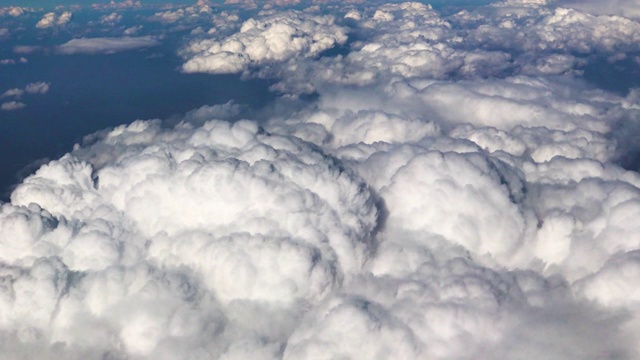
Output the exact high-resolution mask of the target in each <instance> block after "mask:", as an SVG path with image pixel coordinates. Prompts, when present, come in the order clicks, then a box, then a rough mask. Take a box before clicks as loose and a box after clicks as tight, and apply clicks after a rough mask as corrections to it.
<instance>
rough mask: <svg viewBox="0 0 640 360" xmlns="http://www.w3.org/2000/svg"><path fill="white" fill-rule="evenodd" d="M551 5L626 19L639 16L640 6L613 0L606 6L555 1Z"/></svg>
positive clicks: (567, 0) (589, 0) (590, 0)
mask: <svg viewBox="0 0 640 360" xmlns="http://www.w3.org/2000/svg"><path fill="white" fill-rule="evenodd" d="M553 3H554V4H557V5H560V6H564V7H570V8H574V9H578V10H581V11H586V12H589V13H592V14H598V15H621V16H625V17H628V18H638V17H639V16H640V4H638V2H637V1H634V0H614V1H610V2H608V3H607V4H604V3H602V2H600V1H593V0H587V1H574V0H556V1H554V2H553Z"/></svg>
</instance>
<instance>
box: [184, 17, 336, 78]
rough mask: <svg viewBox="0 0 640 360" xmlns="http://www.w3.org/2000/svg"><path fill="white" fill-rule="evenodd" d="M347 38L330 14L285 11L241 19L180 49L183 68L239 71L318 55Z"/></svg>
mask: <svg viewBox="0 0 640 360" xmlns="http://www.w3.org/2000/svg"><path fill="white" fill-rule="evenodd" d="M346 40H347V36H346V29H345V28H343V27H340V26H337V25H336V24H335V23H334V18H333V17H332V16H328V15H327V16H313V15H308V14H305V13H301V12H296V11H287V12H284V13H277V14H275V15H271V16H266V17H263V18H259V19H257V20H256V19H249V20H247V21H246V22H244V23H243V24H242V26H241V28H240V31H239V32H237V33H235V34H233V35H231V36H229V37H226V38H223V39H215V38H214V39H205V40H199V41H194V42H192V43H190V44H189V45H187V46H186V47H185V48H184V49H183V50H182V53H183V56H184V57H186V58H187V59H188V60H187V61H186V62H185V64H184V65H183V66H182V70H183V71H185V72H207V73H214V74H220V73H239V72H244V71H247V70H249V69H250V68H252V67H257V66H266V65H269V64H271V63H281V62H286V61H289V60H295V59H298V58H306V57H312V56H316V55H318V54H319V53H320V52H322V51H324V50H327V49H330V48H332V47H334V46H336V45H338V44H343V43H344V42H345V41H346Z"/></svg>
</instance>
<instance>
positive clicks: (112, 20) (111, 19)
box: [100, 12, 122, 25]
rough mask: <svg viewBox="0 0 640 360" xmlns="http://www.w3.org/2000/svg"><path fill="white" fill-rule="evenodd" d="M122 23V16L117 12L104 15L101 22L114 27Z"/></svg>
mask: <svg viewBox="0 0 640 360" xmlns="http://www.w3.org/2000/svg"><path fill="white" fill-rule="evenodd" d="M120 21H122V15H120V14H118V13H117V12H112V13H111V14H108V15H103V16H101V17H100V22H101V23H103V24H106V25H113V24H116V23H119V22H120Z"/></svg>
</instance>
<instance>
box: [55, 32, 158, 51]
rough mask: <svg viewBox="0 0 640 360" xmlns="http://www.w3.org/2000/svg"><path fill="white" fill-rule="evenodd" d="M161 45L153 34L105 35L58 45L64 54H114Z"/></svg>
mask: <svg viewBox="0 0 640 360" xmlns="http://www.w3.org/2000/svg"><path fill="white" fill-rule="evenodd" d="M158 45H160V42H159V41H158V40H157V39H156V38H154V37H152V36H140V37H120V38H115V37H112V38H111V37H103V38H80V39H72V40H69V41H68V42H66V43H64V44H62V45H60V46H58V47H57V48H56V50H57V52H58V53H60V54H64V55H74V54H113V53H117V52H121V51H130V50H136V49H145V48H150V47H154V46H158Z"/></svg>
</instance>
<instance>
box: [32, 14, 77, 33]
mask: <svg viewBox="0 0 640 360" xmlns="http://www.w3.org/2000/svg"><path fill="white" fill-rule="evenodd" d="M72 17H73V14H72V13H71V12H70V11H65V12H63V13H62V14H60V15H57V14H56V13H54V12H49V13H46V14H44V16H43V17H42V19H40V21H38V23H37V24H36V27H37V28H39V29H46V28H50V27H53V26H63V25H66V24H67V23H69V22H70V21H71V18H72Z"/></svg>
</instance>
